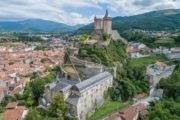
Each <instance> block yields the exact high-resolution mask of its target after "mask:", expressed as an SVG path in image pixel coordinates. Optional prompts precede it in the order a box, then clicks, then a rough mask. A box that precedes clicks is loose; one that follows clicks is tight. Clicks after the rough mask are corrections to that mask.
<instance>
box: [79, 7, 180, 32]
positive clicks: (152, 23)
mask: <svg viewBox="0 0 180 120" xmlns="http://www.w3.org/2000/svg"><path fill="white" fill-rule="evenodd" d="M112 21H113V24H112V27H113V29H114V30H118V31H119V32H123V31H126V30H130V29H143V30H152V31H162V30H164V31H167V30H180V9H169V10H160V11H153V12H148V13H144V14H140V15H135V16H128V17H115V18H113V19H112ZM92 30H93V23H91V24H89V25H86V26H84V27H82V28H80V29H79V30H77V31H76V32H77V33H83V31H85V32H90V31H92Z"/></svg>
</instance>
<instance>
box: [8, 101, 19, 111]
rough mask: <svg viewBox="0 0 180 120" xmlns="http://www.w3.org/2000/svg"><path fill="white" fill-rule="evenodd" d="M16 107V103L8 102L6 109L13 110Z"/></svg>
mask: <svg viewBox="0 0 180 120" xmlns="http://www.w3.org/2000/svg"><path fill="white" fill-rule="evenodd" d="M17 105H18V103H17V102H10V103H8V104H7V105H6V108H7V109H9V108H15V107H16V106H17Z"/></svg>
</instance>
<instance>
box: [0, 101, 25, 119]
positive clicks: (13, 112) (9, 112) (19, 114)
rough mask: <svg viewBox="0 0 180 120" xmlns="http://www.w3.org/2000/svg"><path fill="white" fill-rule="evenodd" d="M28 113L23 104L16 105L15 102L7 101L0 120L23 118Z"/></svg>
mask: <svg viewBox="0 0 180 120" xmlns="http://www.w3.org/2000/svg"><path fill="white" fill-rule="evenodd" d="M27 113H28V109H27V108H26V107H24V106H18V103H17V102H11V103H8V104H7V106H6V110H5V112H3V114H2V120H23V119H24V118H25V116H26V115H27Z"/></svg>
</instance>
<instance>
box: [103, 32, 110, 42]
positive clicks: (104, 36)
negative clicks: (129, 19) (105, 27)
mask: <svg viewBox="0 0 180 120" xmlns="http://www.w3.org/2000/svg"><path fill="white" fill-rule="evenodd" d="M108 38H109V35H108V33H107V32H105V33H103V40H104V41H107V40H108Z"/></svg>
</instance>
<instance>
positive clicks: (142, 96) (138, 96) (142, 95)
mask: <svg viewBox="0 0 180 120" xmlns="http://www.w3.org/2000/svg"><path fill="white" fill-rule="evenodd" d="M146 96H147V94H146V93H140V94H137V95H135V96H134V98H135V99H143V98H145V97H146Z"/></svg>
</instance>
